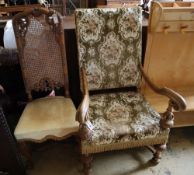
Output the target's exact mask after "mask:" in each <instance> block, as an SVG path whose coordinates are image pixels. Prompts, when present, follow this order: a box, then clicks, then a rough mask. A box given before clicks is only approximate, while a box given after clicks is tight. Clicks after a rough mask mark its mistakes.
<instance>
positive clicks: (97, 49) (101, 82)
mask: <svg viewBox="0 0 194 175" xmlns="http://www.w3.org/2000/svg"><path fill="white" fill-rule="evenodd" d="M141 21H142V19H141V10H140V8H139V7H132V8H115V9H111V8H110V9H106V8H105V9H78V10H76V31H77V43H78V53H79V64H80V67H84V69H85V70H86V77H87V81H88V88H89V90H99V89H109V88H119V87H128V86H136V87H139V86H140V82H141V73H140V71H139V70H138V65H139V64H140V59H141V28H142V27H141Z"/></svg>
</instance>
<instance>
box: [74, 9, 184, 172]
mask: <svg viewBox="0 0 194 175" xmlns="http://www.w3.org/2000/svg"><path fill="white" fill-rule="evenodd" d="M141 22H142V18H141V9H140V8H139V7H131V8H110V9H79V10H76V33H77V44H78V55H79V65H80V79H81V89H82V93H83V100H82V103H81V104H80V106H79V108H78V110H77V114H76V118H77V120H78V121H79V123H80V130H79V133H80V138H81V153H82V155H83V165H84V172H85V174H86V175H88V174H90V173H91V161H92V157H91V154H93V153H99V152H104V151H111V150H120V149H126V148H132V147H140V146H146V147H148V148H149V149H150V150H151V151H152V152H153V159H152V161H153V162H154V163H158V162H159V161H160V159H161V152H162V151H163V150H164V149H165V148H166V143H167V141H168V136H169V131H170V130H169V129H170V127H172V125H173V113H172V109H173V108H174V109H175V110H179V111H181V110H184V109H185V108H186V104H185V100H184V99H183V98H182V97H181V96H180V95H179V94H178V93H176V92H174V91H173V90H171V89H168V88H159V87H157V86H156V85H155V84H153V83H152V82H151V81H150V80H149V78H148V77H147V76H146V74H145V73H144V71H143V69H142V67H141V63H140V60H141V47H142V46H141V30H142V26H141ZM156 71H157V70H156ZM142 77H143V78H144V80H145V82H146V83H147V84H148V85H149V87H150V88H151V89H152V90H153V91H154V92H156V93H158V94H161V95H164V96H166V97H168V98H169V101H168V107H167V110H166V111H165V112H164V113H163V114H162V115H160V114H159V113H157V112H156V111H155V110H154V109H153V108H152V107H151V106H150V105H149V103H148V102H147V101H146V99H145V98H144V96H143V95H142V94H141V93H140V90H141V85H142Z"/></svg>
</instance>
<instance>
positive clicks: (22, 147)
mask: <svg viewBox="0 0 194 175" xmlns="http://www.w3.org/2000/svg"><path fill="white" fill-rule="evenodd" d="M19 148H20V152H21V154H22V155H23V156H24V157H25V158H26V161H27V166H28V167H29V168H33V161H32V155H31V152H30V149H29V147H28V145H27V143H26V142H19Z"/></svg>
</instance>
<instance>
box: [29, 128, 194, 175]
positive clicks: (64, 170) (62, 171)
mask: <svg viewBox="0 0 194 175" xmlns="http://www.w3.org/2000/svg"><path fill="white" fill-rule="evenodd" d="M151 157H152V154H151V152H150V151H148V150H147V149H146V148H135V149H128V150H124V151H114V152H106V153H100V154H95V155H94V160H93V175H194V127H187V128H181V129H180V128H177V129H173V130H172V131H171V136H170V139H169V144H168V149H167V151H165V152H164V153H163V158H162V160H161V162H160V164H158V165H157V166H152V164H150V163H149V159H150V158H151ZM33 161H34V163H35V165H34V169H32V170H29V171H28V174H29V175H81V174H82V164H81V161H80V157H79V154H78V150H77V148H76V146H75V144H73V142H71V141H68V142H66V143H59V142H55V143H53V142H52V143H49V144H44V145H41V147H39V148H38V149H36V151H34V152H33Z"/></svg>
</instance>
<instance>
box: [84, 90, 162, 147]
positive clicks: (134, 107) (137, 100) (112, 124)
mask: <svg viewBox="0 0 194 175" xmlns="http://www.w3.org/2000/svg"><path fill="white" fill-rule="evenodd" d="M88 117H89V120H90V121H91V123H92V124H93V126H94V128H93V131H92V141H91V142H89V141H84V142H85V144H94V145H101V144H110V143H117V142H120V141H129V140H139V139H146V138H154V137H156V136H157V135H158V134H160V133H161V132H163V131H162V130H161V128H160V115H159V114H158V113H157V112H156V111H155V110H154V109H153V108H152V107H151V106H150V105H149V103H148V102H147V101H146V100H145V98H144V97H143V96H142V95H141V94H139V93H135V92H122V93H109V94H98V95H92V96H90V106H89V112H88Z"/></svg>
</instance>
